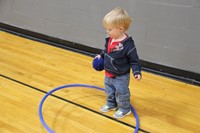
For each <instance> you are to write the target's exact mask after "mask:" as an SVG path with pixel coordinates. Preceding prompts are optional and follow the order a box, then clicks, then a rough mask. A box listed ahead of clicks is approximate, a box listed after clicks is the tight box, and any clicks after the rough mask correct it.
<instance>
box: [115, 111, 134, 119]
mask: <svg viewBox="0 0 200 133" xmlns="http://www.w3.org/2000/svg"><path fill="white" fill-rule="evenodd" d="M130 114H131V110H130V111H128V112H127V113H124V112H122V111H120V110H117V111H116V112H115V114H114V115H113V116H114V117H115V118H123V117H124V116H126V115H130Z"/></svg>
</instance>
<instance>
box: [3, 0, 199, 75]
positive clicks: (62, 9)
mask: <svg viewBox="0 0 200 133" xmlns="http://www.w3.org/2000/svg"><path fill="white" fill-rule="evenodd" d="M116 6H120V7H123V8H125V9H126V10H127V11H128V12H129V14H130V15H131V16H132V18H133V24H132V27H131V28H130V30H129V31H128V33H129V34H130V35H131V36H133V38H134V39H135V42H136V46H137V48H138V53H139V56H140V58H141V59H142V60H146V61H149V62H153V63H158V64H162V65H166V66H170V67H175V68H179V69H183V70H187V71H191V72H196V73H200V0H114V1H113V0H0V22H2V23H6V24H9V25H13V26H17V27H19V28H23V29H27V30H30V31H35V32H38V33H42V34H45V35H49V36H52V37H56V38H60V39H64V40H68V41H72V42H76V43H80V44H83V45H87V46H91V47H94V48H101V49H103V45H104V37H105V36H106V32H105V30H104V29H103V27H102V25H101V22H102V18H103V17H104V15H105V14H106V13H107V12H108V11H110V10H111V9H113V8H114V7H116Z"/></svg>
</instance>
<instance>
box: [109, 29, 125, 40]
mask: <svg viewBox="0 0 200 133" xmlns="http://www.w3.org/2000/svg"><path fill="white" fill-rule="evenodd" d="M106 32H107V33H108V35H109V36H110V37H112V38H114V39H118V38H120V37H121V36H122V35H123V34H124V28H123V27H121V28H114V27H106Z"/></svg>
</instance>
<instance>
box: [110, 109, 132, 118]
mask: <svg viewBox="0 0 200 133" xmlns="http://www.w3.org/2000/svg"><path fill="white" fill-rule="evenodd" d="M130 114H131V110H130V111H129V112H128V113H126V114H124V115H123V116H121V117H118V116H116V115H115V114H114V115H113V117H115V118H117V119H119V118H124V117H125V116H127V115H130Z"/></svg>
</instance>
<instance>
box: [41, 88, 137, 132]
mask: <svg viewBox="0 0 200 133" xmlns="http://www.w3.org/2000/svg"><path fill="white" fill-rule="evenodd" d="M70 87H84V88H93V89H97V90H101V91H105V89H103V88H100V87H97V86H93V85H86V84H69V85H63V86H59V87H57V88H54V89H53V90H51V91H49V92H48V93H46V95H45V96H44V97H43V98H42V100H41V102H40V105H39V109H38V112H39V117H40V121H41V123H42V125H43V126H44V128H45V129H46V130H47V131H48V132H49V133H55V132H54V131H53V130H52V129H51V128H49V126H48V125H47V124H46V122H45V120H44V118H43V115H42V106H43V103H44V101H45V99H46V98H47V97H48V96H49V95H51V94H52V93H53V92H55V91H57V90H60V89H64V88H70ZM131 111H132V112H133V114H134V116H135V119H136V128H135V131H134V133H137V132H138V130H139V117H138V115H137V112H136V111H135V109H134V108H133V106H131Z"/></svg>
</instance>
